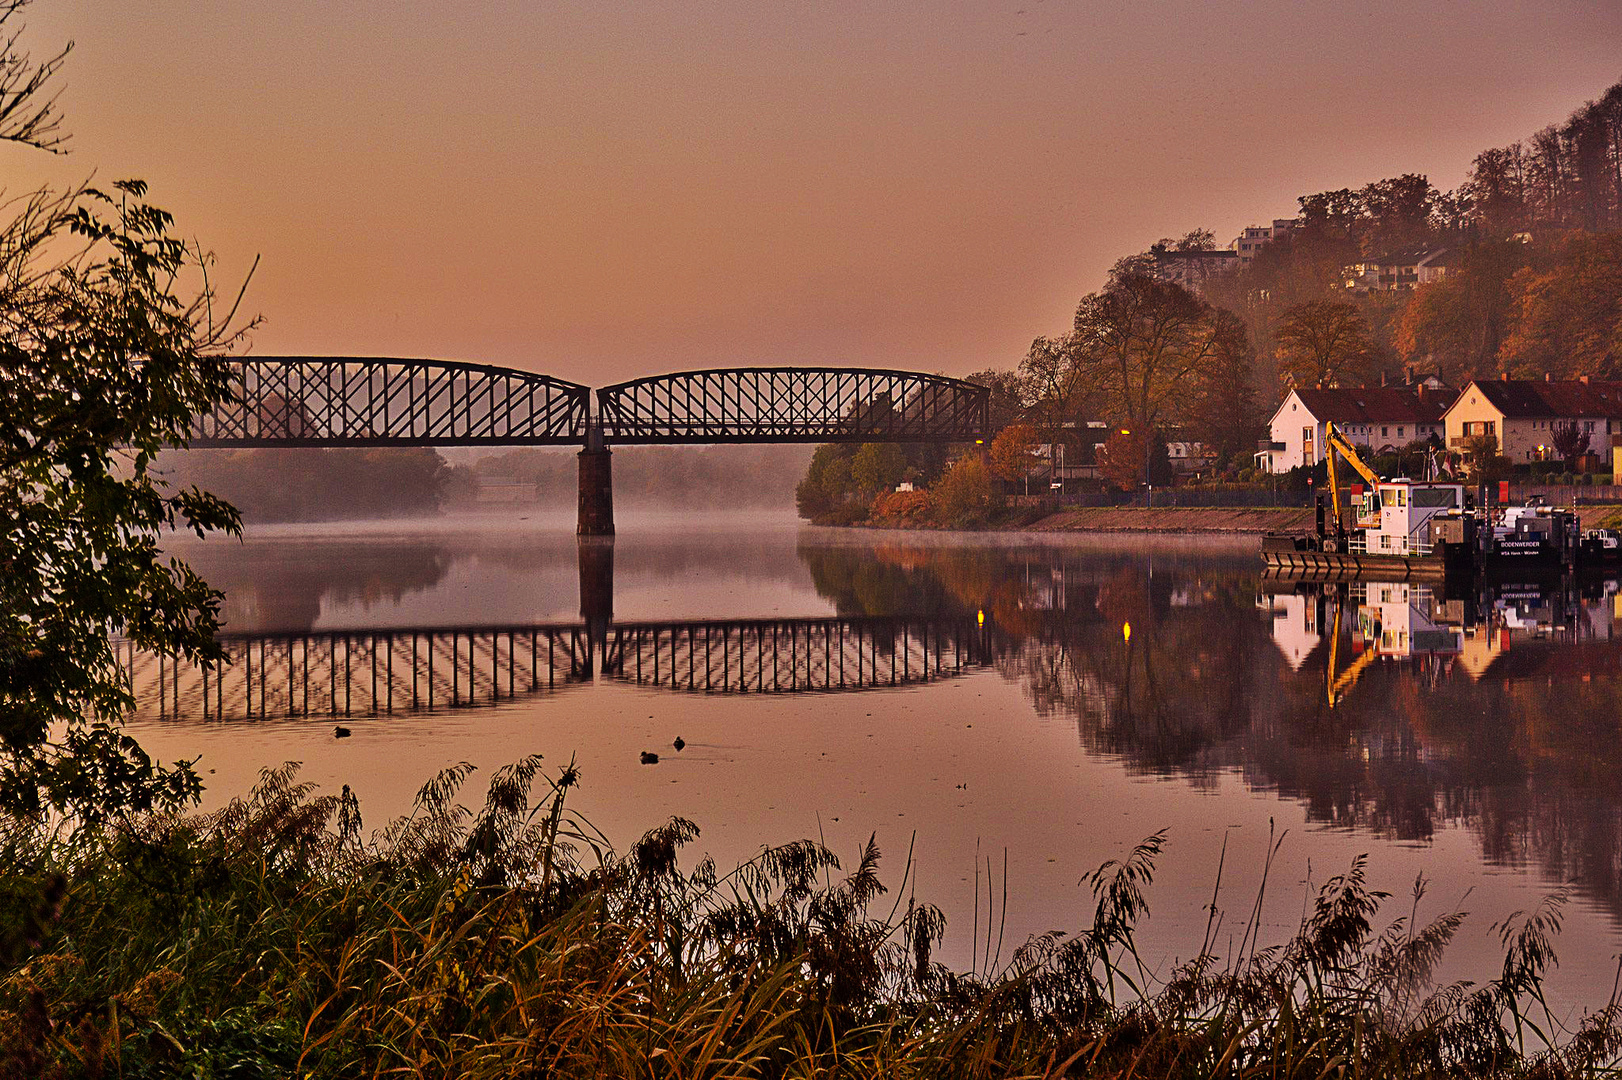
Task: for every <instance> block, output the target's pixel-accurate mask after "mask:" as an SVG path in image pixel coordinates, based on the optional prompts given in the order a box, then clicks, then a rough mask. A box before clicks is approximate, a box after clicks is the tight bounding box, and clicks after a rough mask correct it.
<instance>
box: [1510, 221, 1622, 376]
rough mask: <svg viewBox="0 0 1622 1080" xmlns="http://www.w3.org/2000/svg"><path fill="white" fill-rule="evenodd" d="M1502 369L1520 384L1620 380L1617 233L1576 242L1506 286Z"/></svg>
mask: <svg viewBox="0 0 1622 1080" xmlns="http://www.w3.org/2000/svg"><path fill="white" fill-rule="evenodd" d="M1509 294H1510V301H1511V304H1512V306H1513V312H1514V321H1513V325H1512V328H1511V330H1510V333H1509V336H1508V337H1507V339H1506V340H1505V342H1504V348H1503V363H1504V366H1505V369H1506V370H1510V371H1514V372H1517V373H1519V374H1523V375H1526V376H1528V377H1535V376H1538V375H1541V374H1542V373H1543V372H1550V373H1552V374H1554V375H1556V376H1557V377H1566V378H1571V377H1575V376H1577V375H1594V376H1597V377H1601V378H1616V377H1618V376H1622V233H1606V234H1603V235H1599V236H1587V235H1582V234H1579V235H1576V236H1573V237H1571V238H1570V239H1569V240H1567V241H1566V242H1565V243H1564V244H1563V245H1562V246H1561V248H1560V249H1559V251H1558V252H1557V254H1556V256H1555V258H1554V260H1553V261H1552V262H1551V263H1550V264H1549V265H1547V266H1545V267H1541V268H1536V269H1534V268H1528V269H1525V270H1522V271H1521V272H1520V273H1518V274H1516V275H1515V276H1514V277H1512V278H1511V279H1510V281H1509Z"/></svg>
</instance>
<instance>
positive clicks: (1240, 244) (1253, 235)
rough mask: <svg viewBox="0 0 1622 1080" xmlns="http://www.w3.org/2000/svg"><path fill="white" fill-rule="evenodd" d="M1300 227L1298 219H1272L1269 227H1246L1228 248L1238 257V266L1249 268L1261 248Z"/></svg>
mask: <svg viewBox="0 0 1622 1080" xmlns="http://www.w3.org/2000/svg"><path fill="white" fill-rule="evenodd" d="M1300 226H1301V219H1300V218H1274V219H1273V224H1271V225H1246V226H1245V231H1244V232H1242V233H1240V234H1239V235H1238V236H1236V237H1234V238H1233V243H1231V244H1229V245H1228V247H1229V248H1230V249H1231V250H1232V251H1233V252H1234V253H1235V254H1237V255H1238V256H1239V265H1240V266H1249V265H1250V261H1251V260H1252V259H1254V258H1255V257H1256V253H1257V252H1258V251H1260V250H1261V249H1262V248H1263V247H1265V246H1266V245H1268V244H1271V243H1272V242H1273V241H1274V240H1277V239H1278V238H1279V237H1281V236H1286V235H1288V234H1289V233H1290V231H1291V230H1293V229H1297V228H1300Z"/></svg>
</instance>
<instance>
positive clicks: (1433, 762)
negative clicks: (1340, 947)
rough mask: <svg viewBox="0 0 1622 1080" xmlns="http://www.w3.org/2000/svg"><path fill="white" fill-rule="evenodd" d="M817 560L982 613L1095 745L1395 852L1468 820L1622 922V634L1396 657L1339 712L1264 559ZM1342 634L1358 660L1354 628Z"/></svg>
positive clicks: (1503, 855) (823, 580)
mask: <svg viewBox="0 0 1622 1080" xmlns="http://www.w3.org/2000/svg"><path fill="white" fill-rule="evenodd" d="M801 557H802V558H803V559H804V560H805V561H806V563H807V565H808V566H809V567H810V569H811V572H812V576H813V578H814V580H815V581H816V583H817V587H818V590H819V591H820V592H822V593H823V595H825V596H827V597H829V598H830V599H832V600H833V601H834V602H835V603H836V604H837V605H838V606H839V608H840V610H841V612H844V613H849V614H860V613H864V612H872V611H873V609H872V608H870V607H869V606H868V605H878V606H879V609H880V610H882V611H883V612H884V613H896V612H898V611H907V612H909V613H924V612H927V611H937V612H943V613H944V612H951V613H953V614H962V613H964V612H968V613H970V614H972V613H973V612H975V611H977V610H978V611H984V612H985V613H986V615H987V618H988V625H990V626H992V628H993V640H994V641H995V642H996V655H997V659H996V666H997V669H998V670H999V671H1000V672H1002V674H1003V675H1004V676H1005V677H1007V678H1010V679H1013V680H1015V681H1017V682H1019V683H1020V684H1021V685H1022V686H1023V688H1024V690H1025V692H1026V693H1027V695H1029V697H1030V699H1031V701H1032V703H1033V705H1034V707H1035V708H1036V710H1037V711H1038V712H1039V713H1042V714H1044V715H1065V716H1070V717H1073V718H1074V719H1075V722H1076V725H1077V731H1078V734H1079V737H1080V739H1081V742H1082V744H1083V745H1084V746H1085V747H1086V748H1087V749H1088V750H1089V751H1090V752H1092V753H1096V754H1102V755H1108V756H1111V757H1114V758H1117V759H1119V760H1120V761H1121V762H1123V763H1124V765H1125V766H1126V767H1127V768H1129V769H1132V770H1136V771H1141V772H1144V773H1149V774H1154V775H1161V776H1176V777H1181V778H1184V779H1186V780H1187V781H1189V782H1191V783H1194V784H1196V785H1200V786H1209V785H1211V784H1212V783H1214V781H1215V779H1216V778H1217V776H1218V775H1219V774H1221V773H1223V772H1231V773H1236V774H1238V775H1240V776H1241V777H1242V778H1243V779H1244V781H1245V783H1246V784H1247V785H1249V786H1250V787H1252V788H1253V789H1259V790H1267V791H1274V792H1277V793H1278V794H1279V795H1281V796H1283V797H1285V798H1289V799H1292V800H1296V801H1299V802H1300V803H1301V804H1302V805H1304V807H1305V809H1306V813H1307V816H1308V818H1309V820H1311V821H1314V822H1317V823H1323V824H1327V825H1332V826H1339V827H1356V828H1360V829H1365V830H1369V831H1371V832H1373V833H1376V834H1378V835H1381V836H1383V837H1386V838H1389V839H1393V840H1401V841H1416V840H1418V841H1423V840H1427V839H1429V838H1431V837H1432V836H1433V835H1434V833H1435V832H1436V831H1437V830H1438V829H1439V828H1441V827H1443V826H1445V825H1448V824H1458V825H1461V826H1463V827H1465V828H1468V829H1469V830H1471V831H1472V832H1473V833H1474V834H1475V835H1476V836H1477V837H1478V838H1479V842H1480V844H1481V848H1482V852H1483V856H1484V858H1485V859H1486V860H1487V861H1488V862H1490V863H1502V864H1511V865H1535V866H1538V867H1539V868H1540V869H1541V870H1542V871H1543V873H1544V874H1545V875H1547V876H1548V877H1549V878H1551V879H1554V880H1560V881H1574V882H1577V883H1579V885H1580V887H1581V888H1582V889H1583V890H1584V891H1587V892H1589V893H1590V894H1591V895H1593V896H1594V897H1595V898H1597V899H1600V900H1602V901H1603V902H1604V903H1605V904H1607V906H1609V907H1610V908H1611V909H1612V910H1613V911H1614V912H1616V913H1617V914H1618V915H1619V916H1622V792H1619V790H1618V788H1617V785H1616V783H1615V780H1614V777H1616V776H1618V775H1622V739H1619V737H1618V736H1619V730H1618V729H1619V726H1622V724H1619V718H1622V701H1619V700H1618V699H1619V696H1622V677H1619V674H1618V673H1619V670H1622V644H1617V643H1613V642H1610V641H1603V642H1587V643H1577V644H1573V643H1571V642H1569V641H1563V640H1556V639H1555V638H1547V637H1546V638H1533V639H1531V640H1527V641H1521V642H1519V643H1518V644H1517V645H1516V646H1514V647H1512V648H1510V649H1509V650H1508V651H1507V652H1505V653H1503V654H1502V655H1500V656H1498V657H1497V658H1496V659H1494V660H1493V661H1492V662H1491V663H1489V664H1488V665H1486V667H1485V668H1484V669H1477V670H1474V671H1471V670H1467V669H1466V667H1465V665H1463V664H1462V663H1461V662H1460V660H1459V658H1458V657H1456V656H1447V655H1428V656H1427V655H1420V656H1412V657H1405V658H1397V659H1382V660H1379V661H1377V662H1375V663H1373V664H1372V665H1371V666H1369V667H1368V668H1367V669H1366V670H1365V672H1364V673H1363V676H1362V678H1361V680H1360V681H1359V682H1358V683H1357V685H1356V686H1355V688H1354V690H1353V691H1352V692H1350V693H1347V694H1345V695H1344V696H1343V697H1341V699H1340V700H1339V701H1338V702H1337V703H1336V704H1334V705H1331V703H1330V700H1329V696H1328V695H1327V693H1326V676H1327V675H1328V671H1327V668H1328V664H1329V656H1328V654H1329V651H1330V649H1329V645H1330V642H1329V638H1328V635H1327V634H1326V635H1325V636H1324V638H1323V640H1320V641H1319V642H1318V644H1317V645H1316V647H1315V648H1314V649H1313V650H1312V651H1311V653H1310V654H1309V655H1308V656H1307V658H1306V660H1305V662H1304V663H1302V664H1301V665H1300V667H1299V668H1298V669H1297V668H1292V667H1291V665H1290V664H1289V663H1287V662H1286V661H1285V659H1284V655H1283V653H1282V652H1281V651H1280V650H1279V648H1277V647H1275V646H1274V644H1273V641H1272V638H1271V634H1272V627H1271V625H1270V619H1269V617H1268V615H1267V613H1266V612H1264V611H1260V610H1258V607H1257V603H1256V597H1257V594H1258V589H1259V573H1258V572H1257V570H1256V569H1254V567H1253V565H1252V564H1248V563H1234V562H1231V561H1223V560H1203V559H1200V558H1198V557H1188V558H1164V557H1162V556H1161V555H1159V554H1156V555H1155V557H1154V559H1153V564H1152V566H1151V563H1150V560H1149V559H1148V558H1147V557H1146V556H1140V555H1132V554H1124V553H1123V554H1098V553H1092V552H1085V551H1079V550H1076V549H1066V548H1052V549H1018V550H1005V551H998V550H996V549H986V548H980V549H973V550H961V549H952V548H944V547H940V548H936V547H906V546H902V545H884V544H880V545H876V546H874V547H872V548H864V549H860V550H854V551H852V550H843V551H842V550H839V549H818V550H803V551H802V552H801ZM1589 614H1590V616H1592V615H1594V614H1595V613H1594V612H1590V613H1589ZM1600 614H1603V613H1600ZM1607 617H1608V616H1607ZM1331 618H1332V616H1331ZM1127 626H1130V633H1127V632H1126V630H1125V628H1126V627H1127ZM1336 632H1337V633H1339V634H1340V635H1341V641H1340V649H1341V653H1342V660H1343V662H1344V657H1345V656H1347V655H1349V654H1350V651H1351V642H1350V629H1349V620H1348V621H1347V622H1346V623H1342V624H1340V625H1339V626H1338V629H1337V631H1336Z"/></svg>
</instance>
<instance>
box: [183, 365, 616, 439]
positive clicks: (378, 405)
mask: <svg viewBox="0 0 1622 1080" xmlns="http://www.w3.org/2000/svg"><path fill="white" fill-rule="evenodd" d="M227 363H228V365H229V366H230V367H231V368H232V369H233V370H234V373H235V375H236V380H235V382H236V386H237V389H238V398H237V400H236V401H234V402H231V403H229V404H225V405H221V406H220V407H218V408H217V409H215V410H214V411H213V412H211V413H206V414H204V415H202V416H199V417H197V418H196V420H195V421H194V422H193V425H192V435H191V445H192V446H193V447H294V446H481V445H487V446H541V445H569V444H578V443H582V442H584V441H585V438H586V432H587V425H588V422H589V416H588V411H589V408H590V395H591V391H590V389H589V388H588V387H585V386H581V385H579V384H578V383H572V382H566V381H564V380H562V379H555V378H552V377H551V376H549V375H537V374H535V373H533V372H527V371H515V370H512V369H509V368H499V367H490V366H487V365H483V364H464V363H459V362H456V361H449V360H407V359H398V358H393V357H345V356H260V357H253V356H249V357H240V358H235V359H232V360H230V361H227Z"/></svg>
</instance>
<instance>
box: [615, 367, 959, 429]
mask: <svg viewBox="0 0 1622 1080" xmlns="http://www.w3.org/2000/svg"><path fill="white" fill-rule="evenodd" d="M989 401H990V397H989V392H988V391H987V389H986V388H985V387H983V386H978V385H976V384H974V383H970V382H965V381H963V380H961V379H952V378H948V377H947V376H944V375H928V374H924V373H922V372H910V371H888V370H882V369H874V368H807V367H770V368H711V369H707V370H703V371H681V372H675V373H673V374H669V375H658V376H652V377H649V378H645V379H634V380H632V381H630V382H624V383H618V384H616V385H614V386H607V387H604V388H603V389H601V390H599V391H597V402H598V414H599V418H600V422H601V425H602V436H603V441H604V442H605V443H749V442H931V441H932V442H973V441H975V440H978V439H983V438H985V434H986V427H987V423H988V409H989Z"/></svg>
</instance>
